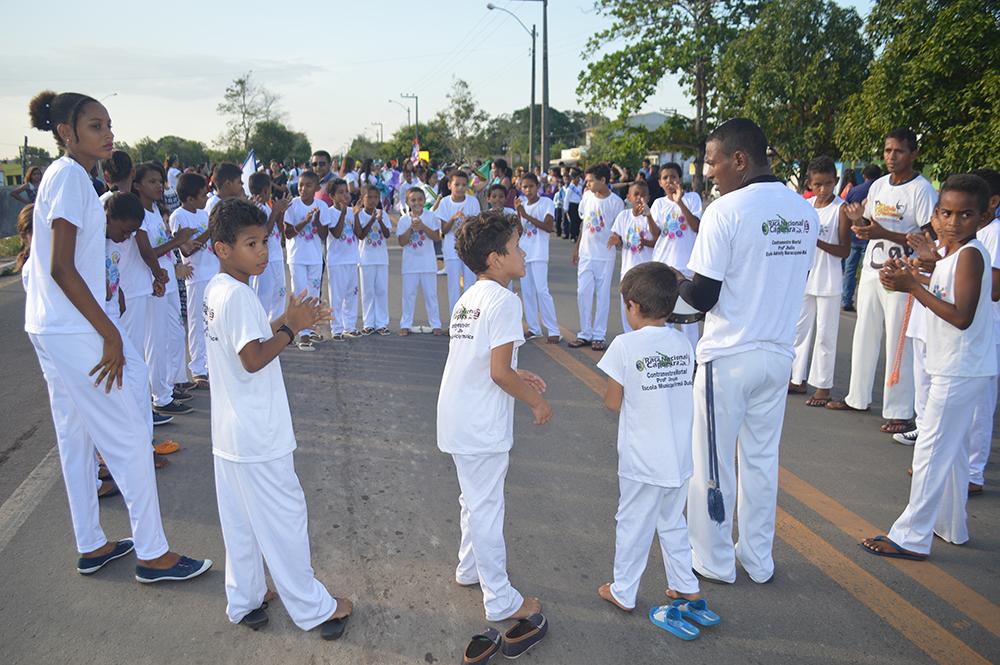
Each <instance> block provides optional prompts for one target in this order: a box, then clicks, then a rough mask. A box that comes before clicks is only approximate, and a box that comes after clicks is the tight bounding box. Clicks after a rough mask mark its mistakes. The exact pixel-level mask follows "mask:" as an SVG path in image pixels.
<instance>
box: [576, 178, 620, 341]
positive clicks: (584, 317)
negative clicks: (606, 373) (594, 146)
mask: <svg viewBox="0 0 1000 665" xmlns="http://www.w3.org/2000/svg"><path fill="white" fill-rule="evenodd" d="M610 181H611V169H610V168H609V167H608V165H607V164H595V165H593V166H591V167H590V168H588V169H587V173H586V178H585V184H586V190H587V191H586V192H584V194H583V198H582V199H581V200H580V217H581V218H582V220H583V221H582V223H581V226H580V235H579V238H578V239H577V243H576V246H575V247H574V248H573V259H572V260H573V264H574V265H576V304H577V308H578V309H579V311H580V332H579V333H578V334H577V336H576V339H575V340H573V341H572V342H570V343H569V347H570V348H571V349H578V348H580V347H582V346H587V345H590V347H591V348H592V349H594V350H595V351H603V350H604V349H605V346H606V345H605V343H604V337H605V335H606V334H607V332H608V306H609V305H610V304H611V273H612V272H613V271H614V268H615V250H614V248H612V247H608V238H610V237H611V225H612V224H614V221H615V218H616V217H618V213H620V212H621V211H622V210H624V209H625V204H624V203H623V202H622V200H621V198H620V197H619V196H618V195H617V194H615V193H614V192H612V191H611V189H610V188H609V187H608V182H610ZM595 296H596V303H597V309H596V311H595V309H594V302H595Z"/></svg>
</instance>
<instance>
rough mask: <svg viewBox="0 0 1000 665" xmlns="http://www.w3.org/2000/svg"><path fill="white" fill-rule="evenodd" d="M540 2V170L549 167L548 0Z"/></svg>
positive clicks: (534, 0) (529, 0) (528, 0)
mask: <svg viewBox="0 0 1000 665" xmlns="http://www.w3.org/2000/svg"><path fill="white" fill-rule="evenodd" d="M521 2H540V3H542V171H543V172H544V171H545V170H546V169H548V168H549V133H548V131H549V0H521Z"/></svg>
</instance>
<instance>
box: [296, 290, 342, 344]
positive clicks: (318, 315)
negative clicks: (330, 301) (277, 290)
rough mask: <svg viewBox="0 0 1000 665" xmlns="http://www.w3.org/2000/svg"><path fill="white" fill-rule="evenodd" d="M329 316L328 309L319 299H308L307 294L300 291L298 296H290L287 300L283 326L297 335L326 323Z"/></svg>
mask: <svg viewBox="0 0 1000 665" xmlns="http://www.w3.org/2000/svg"><path fill="white" fill-rule="evenodd" d="M330 314H331V312H330V308H329V307H324V306H323V303H322V302H320V300H319V298H310V297H309V292H308V291H307V290H306V289H302V292H301V293H299V294H298V295H295V294H292V295H291V296H290V297H289V298H288V307H287V308H286V309H285V325H287V326H288V327H289V328H291V329H292V332H294V333H295V334H296V335H298V334H299V333H300V332H302V331H303V330H305V329H306V328H315V327H316V326H317V325H319V324H320V323H328V322H329V321H330Z"/></svg>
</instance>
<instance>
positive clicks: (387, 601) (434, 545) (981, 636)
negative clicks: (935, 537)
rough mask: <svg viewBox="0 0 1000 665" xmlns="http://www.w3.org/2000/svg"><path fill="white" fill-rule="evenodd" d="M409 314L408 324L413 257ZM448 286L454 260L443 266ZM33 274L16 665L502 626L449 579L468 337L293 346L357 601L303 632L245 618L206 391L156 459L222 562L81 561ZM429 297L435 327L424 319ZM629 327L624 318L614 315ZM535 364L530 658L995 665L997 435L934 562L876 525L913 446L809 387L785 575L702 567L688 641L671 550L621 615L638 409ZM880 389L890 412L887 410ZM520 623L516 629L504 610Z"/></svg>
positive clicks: (172, 505)
mask: <svg viewBox="0 0 1000 665" xmlns="http://www.w3.org/2000/svg"><path fill="white" fill-rule="evenodd" d="M552 243H553V250H552V263H551V269H550V280H551V285H552V290H553V293H554V295H555V297H556V302H557V308H558V313H559V317H560V322H561V323H562V325H563V327H564V328H565V329H567V330H572V329H573V328H574V326H575V325H576V323H577V315H576V300H575V294H576V281H575V270H574V269H573V268H572V267H571V266H570V264H569V243H568V241H564V240H557V239H553V241H552ZM391 261H392V266H391V268H390V274H391V275H392V278H391V284H390V315H391V318H392V321H393V324H394V325H395V324H396V323H397V322H398V317H399V308H400V305H399V293H400V290H399V289H400V287H399V274H398V273H399V263H398V261H399V254H398V252H396V253H393V254H392V257H391ZM439 286H440V289H439V293H440V299H441V302H442V303H443V302H446V298H445V293H444V279H443V278H441V279H440V280H439ZM23 305H24V296H23V293H22V291H21V288H20V283H19V280H18V278H16V277H14V278H0V340H2V344H0V361H2V365H0V366H2V367H3V372H4V378H5V380H4V381H3V382H2V383H0V414H2V415H0V431H2V434H0V581H2V585H3V593H2V595H0V661H2V662H4V663H9V664H10V665H15V664H21V663H24V664H35V663H46V664H49V663H51V664H59V663H73V664H76V663H129V664H130V665H132V664H140V663H188V664H195V663H212V664H217V663H240V664H242V663H264V662H287V663H344V664H348V663H350V664H354V663H371V664H376V663H378V664H381V663H437V662H444V663H449V662H452V663H454V662H460V660H461V654H462V651H463V649H464V646H465V644H466V642H467V641H468V639H469V637H470V636H471V635H472V634H473V633H475V632H478V631H480V630H481V629H482V628H483V627H485V626H486V625H487V624H486V622H485V620H484V618H483V613H482V599H481V594H480V592H479V590H478V589H464V588H460V587H458V586H457V585H455V584H454V583H453V572H454V566H455V562H456V551H457V546H458V538H459V528H458V501H457V497H458V484H457V481H456V478H455V474H454V470H453V468H452V465H451V461H450V459H449V458H448V457H447V456H445V455H443V454H441V453H439V452H438V451H437V448H436V446H435V440H434V419H435V403H436V397H437V386H438V382H439V380H440V376H441V371H442V368H443V366H444V362H445V358H446V355H447V344H448V342H447V339H445V338H434V337H432V336H430V335H416V336H411V337H409V338H399V337H395V336H393V337H386V338H377V337H370V338H363V339H359V340H351V341H346V342H342V343H333V342H327V343H325V344H323V345H321V346H320V347H319V350H318V352H317V353H313V354H306V353H302V352H299V351H297V350H295V349H289V350H288V351H286V352H285V353H284V354H283V356H282V364H283V367H284V373H285V381H286V384H287V386H288V394H289V399H290V401H291V407H292V415H293V419H294V423H295V430H296V434H297V438H298V443H299V448H298V451H297V453H296V467H297V470H298V474H299V477H300V479H301V482H302V485H303V487H304V488H305V491H306V496H307V499H308V504H309V516H310V532H311V538H312V551H313V563H314V566H315V568H316V573H317V576H318V577H319V578H320V579H321V580H323V581H324V582H325V583H326V584H327V585H328V587H329V588H330V589H331V591H332V592H333V593H335V594H338V595H346V596H348V597H350V598H352V599H353V600H354V602H355V608H356V612H355V615H354V617H353V618H352V620H351V622H350V625H349V627H348V630H347V633H346V635H345V637H344V638H343V639H342V640H341V641H339V642H332V643H329V642H323V641H321V640H320V639H319V636H318V635H316V634H305V633H302V632H301V631H299V630H298V629H297V628H296V627H295V626H294V625H293V624H292V623H291V622H290V620H289V619H288V618H287V615H286V614H285V613H284V612H283V610H282V608H281V603H280V602H276V603H274V604H273V605H272V609H271V611H270V615H271V624H270V625H269V626H268V627H267V628H266V629H265V630H264V631H261V632H259V633H251V632H250V631H248V630H246V629H244V628H242V627H237V626H232V625H230V624H229V623H228V621H227V620H226V616H225V595H224V591H223V575H224V570H223V561H224V549H223V543H222V537H221V532H220V530H219V526H218V515H217V510H216V504H215V491H214V484H213V480H212V460H211V451H210V442H209V414H208V396H207V394H206V393H200V394H197V396H196V398H195V399H194V400H193V402H192V405H193V406H194V407H195V408H196V409H197V411H196V413H194V414H192V415H189V416H182V417H179V418H177V419H176V420H175V422H174V423H173V424H171V425H168V426H166V427H162V428H159V429H158V430H157V432H156V433H157V436H162V437H165V436H169V437H171V438H174V439H176V440H178V441H180V442H181V443H182V445H183V449H182V450H181V451H180V452H179V453H177V454H175V455H173V456H171V462H172V464H171V465H170V466H169V467H168V468H167V469H164V470H162V471H160V472H158V481H159V492H160V503H161V507H162V512H163V517H164V523H165V527H166V531H167V536H168V538H169V539H170V543H171V546H172V547H173V548H174V549H176V550H179V551H182V552H184V553H189V554H192V555H195V556H203V557H204V556H207V557H210V558H212V559H214V560H215V561H216V565H215V568H214V569H213V570H212V571H211V572H210V573H208V574H206V575H204V576H203V577H201V578H199V579H197V580H195V581H192V582H188V583H184V584H175V585H157V586H153V587H148V586H143V585H139V584H137V583H136V582H135V581H134V580H133V578H132V569H131V565H132V560H130V559H126V560H123V561H121V562H117V563H115V564H112V565H110V566H109V567H108V568H107V569H105V570H103V571H101V572H100V573H99V574H97V575H96V576H94V577H91V578H84V577H81V576H80V575H78V574H77V573H76V572H75V570H74V567H73V564H74V563H75V557H76V554H75V552H74V549H73V539H72V533H71V529H70V524H69V514H68V511H67V506H66V497H65V493H64V490H63V486H62V482H61V476H60V474H59V470H58V460H57V458H56V457H55V456H54V453H53V452H52V450H53V445H54V438H53V429H52V422H51V417H50V414H49V410H48V399H47V395H46V391H45V385H44V383H43V381H42V378H41V373H40V371H39V368H38V364H37V361H36V359H35V355H34V353H33V351H32V349H31V345H30V343H29V341H28V339H27V336H26V335H25V334H24V332H23V330H22V324H23ZM422 311H423V310H422V306H420V305H418V307H417V312H418V322H419V319H420V318H422V317H421V316H420V315H419V313H420V312H422ZM611 321H612V323H611V328H612V332H613V333H614V332H618V331H620V330H621V326H620V320H619V314H618V310H617V308H613V309H612V313H611ZM853 324H854V320H853V317H852V316H849V315H844V316H843V318H842V327H841V336H840V353H839V356H838V365H837V373H836V388H837V390H836V392H837V393H838V394H842V393H843V391H844V390H845V389H846V384H847V380H848V374H849V369H850V368H849V361H848V355H847V354H848V352H849V349H850V341H851V332H852V330H853ZM520 358H521V366H522V367H525V368H528V369H531V370H533V371H536V372H537V373H539V374H540V375H542V376H543V377H544V378H545V379H546V380H547V381H548V383H549V391H548V397H549V399H550V401H551V403H552V405H553V408H554V410H555V417H554V419H553V420H552V422H551V423H550V424H549V425H547V426H545V427H541V428H539V427H535V426H533V425H532V424H531V420H530V412H529V411H527V410H526V409H524V408H523V407H520V406H519V407H518V409H517V413H516V417H515V439H516V443H515V447H514V450H513V453H512V462H511V468H510V472H509V475H508V479H507V527H506V536H507V547H508V553H509V562H508V564H509V570H510V573H511V577H512V580H513V582H514V584H515V585H516V586H517V587H518V588H519V589H520V590H521V591H522V592H524V593H525V594H531V595H538V596H540V597H541V599H542V601H543V603H544V606H545V613H546V615H547V617H548V619H549V621H550V624H551V630H550V634H549V637H548V638H547V639H546V640H545V642H544V643H543V644H541V645H539V646H538V647H537V648H536V649H535V650H533V651H532V652H531V653H530V654H529V655H527V656H526V657H525V660H526V661H527V662H547V663H567V664H568V663H573V664H577V663H585V664H589V663H593V664H604V663H645V662H665V661H666V660H667V659H677V658H683V659H685V660H686V661H688V662H692V663H710V662H711V663H719V662H725V663H762V664H764V663H766V664H768V665H771V664H777V663H796V664H799V663H889V664H894V663H898V664H900V665H902V664H904V663H905V664H907V665H910V664H912V663H935V662H936V663H949V664H950V663H987V662H997V661H1000V607H998V606H1000V581H998V568H1000V557H998V556H997V552H998V549H1000V547H998V546H1000V530H998V528H997V527H998V525H1000V511H998V508H1000V493H998V492H997V491H996V489H995V487H996V486H995V485H989V482H990V480H993V481H996V480H997V479H998V478H1000V476H998V468H997V462H998V461H1000V460H998V458H997V456H996V451H994V458H993V463H992V464H991V465H990V467H989V469H988V470H987V483H988V485H987V489H986V492H985V494H984V495H982V496H980V497H976V498H974V499H973V500H971V501H970V503H969V521H970V531H971V533H972V540H971V541H970V542H969V543H968V544H967V545H965V546H963V547H955V546H952V545H948V544H945V543H943V542H941V541H936V542H935V543H934V550H933V555H932V559H931V560H930V561H928V562H924V563H912V562H898V563H894V562H890V561H887V560H883V559H879V558H876V557H873V556H870V555H867V554H865V553H864V552H863V551H862V550H861V549H860V548H859V547H858V546H857V541H858V540H859V538H860V537H861V536H867V535H874V533H877V532H882V531H884V530H885V529H887V528H888V527H889V525H890V524H891V523H892V521H893V520H894V519H895V517H896V516H897V515H898V513H899V512H900V511H901V510H902V508H903V506H904V505H905V503H906V497H907V494H908V487H909V479H908V477H907V476H906V473H905V470H906V467H907V466H908V464H909V461H910V456H911V449H909V448H905V447H902V446H899V445H896V444H894V443H892V441H891V439H890V438H889V437H887V436H886V435H883V434H880V433H879V431H878V425H879V423H880V419H879V418H877V417H876V416H875V415H860V414H838V413H832V412H829V411H825V410H822V409H810V408H807V407H806V406H805V405H804V404H803V402H804V398H802V397H794V398H791V399H789V402H788V407H787V412H786V414H787V415H786V419H785V427H784V437H783V440H782V457H781V459H782V479H781V481H782V484H781V487H782V489H781V493H780V494H779V500H778V503H779V514H778V538H777V540H776V543H775V559H776V566H777V572H776V577H775V581H774V583H773V584H769V585H765V586H758V585H756V584H753V583H752V582H750V581H749V579H748V578H747V577H746V576H745V575H744V574H743V573H742V572H740V574H739V577H738V580H737V582H736V584H735V585H731V586H717V585H705V586H704V588H703V591H704V593H705V595H706V597H707V599H708V600H709V602H710V604H711V605H712V607H713V608H714V609H715V610H716V611H718V613H719V614H720V615H721V616H722V623H721V625H720V626H719V627H717V628H711V629H706V630H704V631H703V635H702V637H701V639H699V640H697V641H695V642H690V643H685V642H681V641H680V640H678V639H676V638H674V637H673V636H671V635H669V634H667V633H665V632H663V631H661V630H659V629H658V628H656V627H654V626H653V625H652V624H651V623H650V622H649V620H648V619H647V618H646V613H647V612H648V610H649V608H650V607H651V606H653V605H657V604H661V603H663V602H664V600H665V599H664V596H663V589H664V588H665V580H664V574H663V567H662V563H661V561H660V556H659V551H658V548H656V547H655V546H654V548H653V551H652V553H651V556H650V561H649V566H648V568H647V571H646V575H645V577H644V578H643V583H642V586H641V588H640V592H639V598H638V609H637V610H636V612H635V613H634V614H632V615H624V614H622V613H620V612H618V611H617V610H614V609H613V608H611V607H610V606H609V605H608V604H607V603H605V602H604V601H602V600H600V599H599V598H598V597H597V595H596V593H595V590H596V588H597V587H598V586H599V585H600V584H601V583H602V582H604V581H607V580H609V579H610V574H611V566H612V557H613V550H614V513H615V508H616V505H617V479H616V475H615V469H616V459H615V445H614V443H615V434H616V425H615V423H616V415H614V414H611V413H608V412H606V411H605V410H604V408H603V407H602V406H601V403H600V401H599V397H598V394H597V392H596V391H597V390H600V389H601V385H603V377H601V376H599V373H598V372H597V370H596V368H595V367H594V362H595V359H596V354H593V353H592V352H590V351H573V350H569V349H567V348H566V347H565V345H562V346H560V347H558V348H554V347H551V346H547V345H545V344H544V343H541V342H529V343H528V344H527V345H526V346H525V348H524V349H523V351H522V352H521V355H520ZM878 406H879V405H877V404H876V405H874V407H875V408H874V409H873V410H874V411H875V412H877V410H878ZM101 505H102V518H103V523H104V526H105V529H106V531H107V533H108V535H109V537H112V538H115V537H124V536H127V535H128V521H127V515H126V513H125V511H124V507H123V504H122V503H121V500H120V498H111V499H107V500H104V501H102V504H101ZM500 627H505V626H500Z"/></svg>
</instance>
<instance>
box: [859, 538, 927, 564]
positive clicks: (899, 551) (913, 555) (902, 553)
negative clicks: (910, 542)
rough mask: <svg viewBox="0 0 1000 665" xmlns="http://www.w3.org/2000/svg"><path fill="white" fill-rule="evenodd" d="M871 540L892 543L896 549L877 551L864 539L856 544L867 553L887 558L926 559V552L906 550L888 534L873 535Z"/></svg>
mask: <svg viewBox="0 0 1000 665" xmlns="http://www.w3.org/2000/svg"><path fill="white" fill-rule="evenodd" d="M872 540H874V541H875V542H880V543H889V544H890V545H892V547H893V548H894V549H895V550H896V551H895V552H879V551H877V550H873V549H872V548H870V547H868V546H867V545H865V543H864V541H862V542H860V543H858V546H859V547H860V548H861V549H863V550H864V551H866V552H868V553H869V554H874V555H875V556H884V557H887V558H889V559H908V560H909V561H926V560H927V555H926V554H919V553H917V552H908V551H907V550H904V549H903V548H902V547H900V546H899V545H897V544H896V543H894V542H893V541H892V540H890V539H889V537H888V536H875V537H874V538H872Z"/></svg>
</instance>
